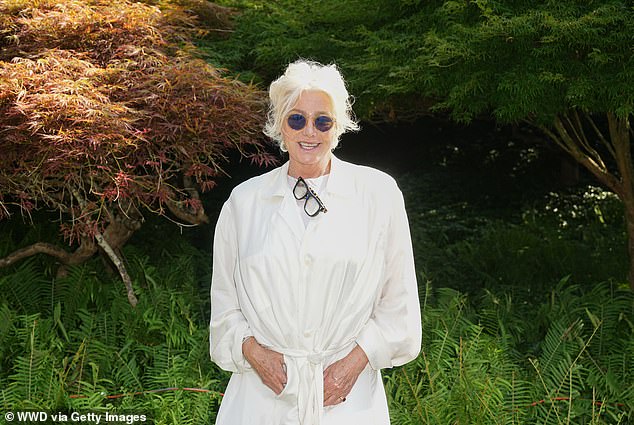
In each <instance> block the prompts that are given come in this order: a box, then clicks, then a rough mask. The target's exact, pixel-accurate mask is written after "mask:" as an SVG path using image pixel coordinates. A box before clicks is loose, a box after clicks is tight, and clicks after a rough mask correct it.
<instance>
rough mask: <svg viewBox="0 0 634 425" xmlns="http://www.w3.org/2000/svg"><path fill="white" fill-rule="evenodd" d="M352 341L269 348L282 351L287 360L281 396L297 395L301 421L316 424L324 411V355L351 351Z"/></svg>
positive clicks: (309, 424)
mask: <svg viewBox="0 0 634 425" xmlns="http://www.w3.org/2000/svg"><path fill="white" fill-rule="evenodd" d="M353 344H354V341H352V342H349V343H347V344H345V345H343V346H341V347H337V348H334V349H329V350H324V351H321V352H311V351H308V350H295V349H284V348H272V349H273V350H275V351H277V352H279V353H282V354H283V355H284V361H285V363H286V379H287V382H286V388H285V389H284V391H283V392H282V393H281V394H280V396H282V397H289V398H294V399H296V402H297V408H298V413H299V423H300V424H301V425H319V424H321V418H322V416H323V411H324V362H325V361H326V359H327V358H329V357H332V356H335V355H336V354H339V353H342V352H344V351H345V350H346V349H347V350H348V351H350V350H351V349H352V345H353Z"/></svg>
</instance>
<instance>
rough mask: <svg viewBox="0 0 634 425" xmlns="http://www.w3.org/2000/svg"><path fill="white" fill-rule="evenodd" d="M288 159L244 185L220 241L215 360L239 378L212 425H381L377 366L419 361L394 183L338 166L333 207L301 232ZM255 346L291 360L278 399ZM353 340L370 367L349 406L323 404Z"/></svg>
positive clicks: (403, 223) (416, 312)
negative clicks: (256, 365) (257, 367)
mask: <svg viewBox="0 0 634 425" xmlns="http://www.w3.org/2000/svg"><path fill="white" fill-rule="evenodd" d="M287 174H288V162H287V163H286V164H284V165H283V166H281V167H279V168H276V169H274V170H272V171H269V172H268V173H266V174H263V175H261V176H258V177H254V178H252V179H249V180H247V181H246V182H244V183H242V184H240V185H238V186H237V187H236V188H234V190H233V191H232V193H231V196H230V197H229V199H228V200H227V202H226V203H225V204H224V205H223V207H222V210H221V213H220V216H219V218H218V222H217V225H216V231H215V236H214V248H213V274H212V285H211V336H210V353H211V358H212V360H213V361H214V362H215V363H216V364H218V366H220V367H221V368H222V369H225V370H228V371H231V372H233V374H232V376H231V379H230V381H229V384H228V386H227V389H226V391H225V394H224V398H223V400H222V402H221V405H220V409H219V412H218V416H217V419H216V424H217V425H296V424H301V425H321V424H323V425H350V424H364V425H372V424H376V425H385V424H389V423H390V421H389V414H388V408H387V401H386V397H385V391H384V389H383V383H382V381H381V375H380V370H381V369H384V368H391V367H394V366H399V365H402V364H404V363H407V362H409V361H411V360H413V359H414V358H416V356H417V355H418V353H419V350H420V343H421V318H420V304H419V299H418V289H417V283H416V273H415V270H414V258H413V252H412V244H411V238H410V232H409V226H408V222H407V216H406V213H405V207H404V203H403V197H402V194H401V192H400V190H399V189H398V187H397V185H396V182H395V181H394V179H392V178H391V177H390V176H388V175H387V174H385V173H383V172H381V171H378V170H375V169H372V168H369V167H363V166H357V165H353V164H350V163H348V162H344V161H341V160H339V159H338V158H336V157H334V156H333V158H332V162H331V168H330V174H329V176H328V180H327V182H326V185H325V189H324V190H323V191H322V192H321V193H318V195H319V197H320V198H321V200H322V201H323V203H324V204H325V206H326V208H327V209H328V211H327V212H326V213H320V214H318V215H317V217H315V218H314V219H311V220H309V221H308V224H307V225H305V223H304V221H303V218H302V216H301V214H304V212H303V210H301V208H298V204H297V200H296V199H295V197H294V196H293V193H292V188H291V187H290V186H289V183H288V178H287ZM249 335H253V336H254V337H255V338H256V339H257V341H258V342H259V343H260V344H262V345H264V346H266V347H268V348H270V349H272V350H275V351H277V352H280V353H282V354H283V355H284V361H285V363H286V365H287V384H286V387H285V388H284V390H283V391H282V393H281V394H279V395H276V394H275V393H274V392H273V391H272V390H271V389H269V388H268V387H267V386H265V385H264V384H263V383H262V381H261V380H260V377H259V376H258V375H257V373H256V372H255V371H254V370H253V369H252V368H251V367H250V365H249V363H248V362H247V361H246V359H245V358H244V356H243V354H242V341H243V339H244V338H245V337H247V336H249ZM355 344H358V345H359V346H361V348H362V349H363V350H364V351H365V353H366V355H367V356H368V359H369V364H368V365H367V366H366V368H365V370H364V371H363V372H362V373H361V375H360V376H359V378H358V380H357V382H356V383H355V385H354V387H353V388H352V390H351V392H350V394H349V395H348V396H347V399H346V401H345V402H342V403H340V404H338V405H336V406H329V407H323V371H324V369H325V368H327V367H328V365H330V364H331V363H333V362H334V361H336V360H338V359H340V358H342V357H344V356H345V355H346V354H348V353H349V352H350V351H351V350H352V349H353V348H354V346H355Z"/></svg>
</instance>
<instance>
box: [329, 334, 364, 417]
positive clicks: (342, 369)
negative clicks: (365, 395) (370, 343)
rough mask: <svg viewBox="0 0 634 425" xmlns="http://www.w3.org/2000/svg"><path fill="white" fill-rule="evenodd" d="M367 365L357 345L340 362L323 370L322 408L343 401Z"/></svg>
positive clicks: (361, 350)
mask: <svg viewBox="0 0 634 425" xmlns="http://www.w3.org/2000/svg"><path fill="white" fill-rule="evenodd" d="M367 364H368V357H367V356H366V355H365V352H364V351H363V349H362V348H361V347H359V346H358V345H357V346H355V347H354V348H353V349H352V351H350V353H348V355H347V356H346V357H344V358H342V359H341V360H337V361H336V362H334V363H333V364H331V365H330V366H328V367H327V368H326V370H324V406H333V405H335V404H339V403H342V402H344V401H345V399H346V397H347V396H348V394H350V391H351V390H352V387H353V386H354V384H355V382H357V378H358V377H359V375H360V374H361V372H363V369H365V366H366V365H367Z"/></svg>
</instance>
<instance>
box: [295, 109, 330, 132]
mask: <svg viewBox="0 0 634 425" xmlns="http://www.w3.org/2000/svg"><path fill="white" fill-rule="evenodd" d="M298 115H299V116H300V117H302V119H303V124H302V126H301V127H297V128H296V127H294V124H291V117H294V116H298ZM321 118H327V119H328V121H327V123H324V124H319V123H318V122H317V120H319V119H321ZM309 119H310V115H309V116H308V117H307V116H306V115H304V114H302V113H301V112H293V113H291V114H288V116H287V117H286V124H287V125H288V127H289V128H290V129H291V130H295V131H301V130H303V129H304V128H306V126H307V125H308V120H309ZM328 124H329V125H330V126H329V127H328V128H325V127H324V125H328ZM313 126H314V127H315V128H316V129H317V130H319V131H321V132H322V133H327V132H329V131H330V130H332V128H333V127H334V126H335V120H334V118H332V117H331V116H329V115H326V114H320V115H318V116H316V117H315V118H314V119H313Z"/></svg>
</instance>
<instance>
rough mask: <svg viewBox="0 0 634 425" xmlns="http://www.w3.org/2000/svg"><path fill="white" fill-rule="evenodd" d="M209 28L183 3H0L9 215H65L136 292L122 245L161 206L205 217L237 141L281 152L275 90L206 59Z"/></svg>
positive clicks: (64, 224)
mask: <svg viewBox="0 0 634 425" xmlns="http://www.w3.org/2000/svg"><path fill="white" fill-rule="evenodd" d="M201 28H203V26H201V25H199V23H198V22H197V21H196V16H194V15H192V14H191V12H188V11H186V9H184V8H183V7H180V6H175V5H172V6H169V7H167V8H163V9H159V8H157V7H154V6H150V5H147V4H143V3H134V2H130V1H127V0H122V1H118V2H111V1H109V0H88V1H78V0H55V1H52V0H41V1H37V2H32V1H16V0H13V1H0V220H2V219H8V218H9V217H11V216H12V215H14V214H16V213H18V214H19V213H21V214H22V215H23V216H30V213H31V212H32V211H33V210H35V209H40V208H46V209H48V210H51V209H52V210H54V211H57V213H58V214H59V217H60V218H61V232H62V233H63V235H64V237H65V238H66V239H67V241H68V242H69V243H71V246H72V250H70V251H69V250H67V249H66V248H64V247H62V246H57V245H53V244H50V243H45V242H39V243H36V244H34V245H31V246H28V247H24V248H22V249H20V250H18V251H16V252H13V253H11V254H9V255H8V256H7V257H5V258H3V259H0V266H7V265H10V264H13V263H14V262H16V261H18V260H20V259H22V258H25V257H27V256H30V255H34V254H37V253H46V254H49V255H52V256H54V257H56V258H57V259H58V260H59V261H60V262H61V263H62V264H65V265H73V264H79V263H81V262H83V261H85V260H87V259H88V258H90V257H92V256H93V255H94V254H96V253H97V252H98V251H99V250H101V251H102V252H104V253H106V254H107V255H108V256H109V258H110V259H111V260H112V261H113V263H114V264H115V266H116V267H117V268H118V271H119V273H120V274H121V276H122V278H123V281H124V282H125V283H126V287H127V290H128V298H129V300H130V302H131V303H132V304H133V305H134V304H135V303H136V297H135V295H134V292H133V290H132V285H131V279H130V277H129V276H128V274H127V272H126V270H125V267H124V265H123V262H122V261H121V253H120V249H121V247H122V246H123V245H124V244H125V243H126V241H127V240H128V239H129V238H130V236H131V235H132V234H133V233H134V231H135V230H137V229H139V228H140V226H141V225H142V223H143V221H144V216H145V215H147V214H159V215H163V216H169V217H171V218H172V219H173V220H176V221H180V222H185V223H191V224H198V223H204V222H205V221H206V220H207V218H206V215H205V212H204V209H203V206H202V203H201V201H200V198H199V190H202V191H207V190H210V189H211V188H213V186H214V178H215V177H217V176H218V174H219V173H220V172H221V171H222V170H221V165H222V163H223V162H225V161H226V154H227V153H228V152H229V151H230V150H235V149H237V150H239V152H240V153H241V154H242V155H243V156H244V157H247V158H249V159H250V160H252V161H255V162H257V163H260V164H263V163H268V162H270V161H272V160H273V159H272V157H271V156H270V154H268V153H267V152H266V150H265V146H264V144H263V143H264V142H263V138H262V136H261V132H260V127H261V124H262V122H263V120H264V118H263V115H264V96H263V94H262V93H261V92H260V91H258V90H257V89H256V88H255V87H253V86H249V85H245V84H243V83H241V82H238V81H236V80H235V79H231V78H227V77H225V76H223V74H222V72H221V71H219V70H218V69H215V68H214V67H212V66H211V65H209V64H208V63H206V62H205V61H203V60H201V59H199V58H197V56H196V49H195V48H194V47H193V45H192V44H191V38H192V36H193V35H194V32H195V31H199V30H200V29H201Z"/></svg>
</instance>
